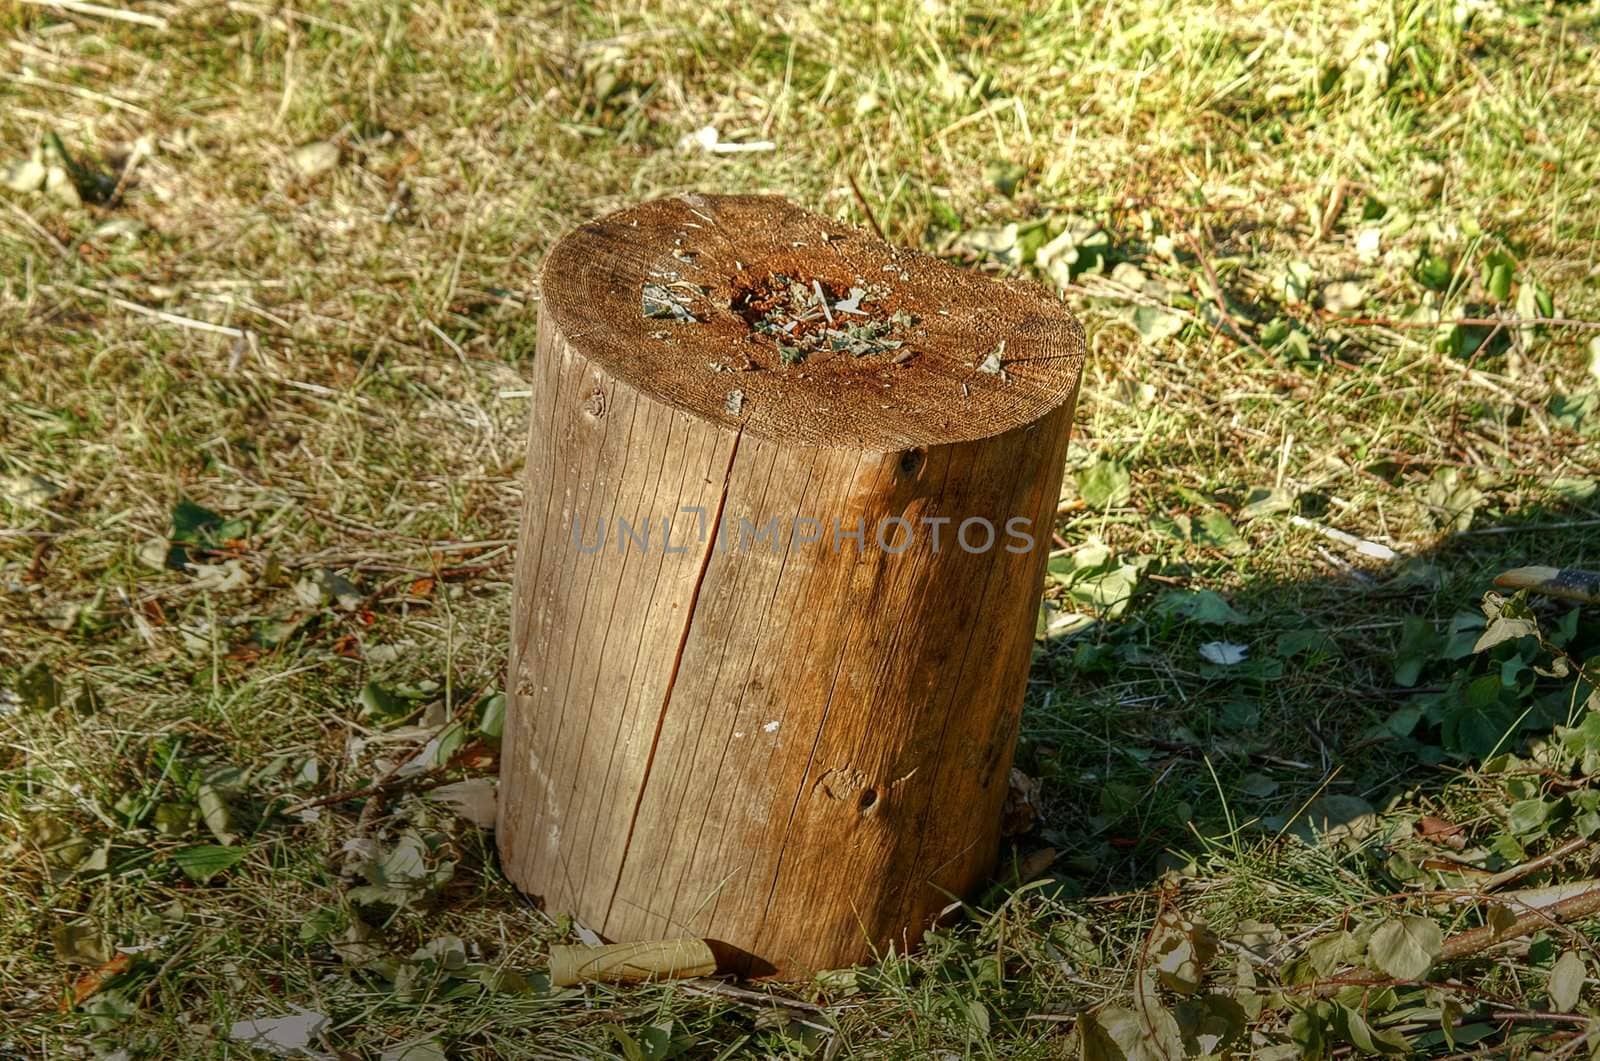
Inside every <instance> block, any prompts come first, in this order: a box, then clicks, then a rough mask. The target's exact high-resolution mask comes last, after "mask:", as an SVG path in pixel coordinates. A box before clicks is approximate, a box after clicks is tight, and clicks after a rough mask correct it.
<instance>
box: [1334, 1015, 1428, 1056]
mask: <svg viewBox="0 0 1600 1061" xmlns="http://www.w3.org/2000/svg"><path fill="white" fill-rule="evenodd" d="M1332 1024H1333V1033H1334V1034H1335V1035H1337V1036H1338V1037H1339V1038H1341V1039H1343V1040H1344V1041H1345V1042H1347V1043H1349V1044H1350V1045H1351V1046H1354V1047H1355V1048H1356V1049H1357V1050H1358V1051H1360V1052H1361V1053H1363V1054H1405V1053H1410V1051H1411V1046H1410V1044H1409V1043H1407V1042H1406V1040H1405V1037H1404V1036H1402V1035H1400V1034H1399V1033H1398V1032H1394V1031H1377V1030H1375V1029H1374V1028H1373V1027H1372V1026H1371V1025H1370V1024H1368V1023H1367V1021H1366V1018H1365V1017H1363V1016H1362V1015H1361V1014H1360V1013H1359V1012H1358V1011H1356V1010H1355V1009H1353V1008H1352V1007H1350V1006H1342V1005H1339V1004H1337V1003H1335V1004H1334V1007H1333V1020H1332Z"/></svg>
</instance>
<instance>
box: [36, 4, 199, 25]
mask: <svg viewBox="0 0 1600 1061" xmlns="http://www.w3.org/2000/svg"><path fill="white" fill-rule="evenodd" d="M22 2H23V3H24V4H32V5H34V6H35V7H53V8H56V9H57V10H60V11H68V12H71V13H72V14H74V15H89V16H91V17H93V18H111V19H116V20H117V21H118V22H135V23H138V24H139V25H141V26H149V27H151V28H152V29H166V28H167V27H168V22H167V20H166V19H164V18H162V17H161V16H160V15H146V14H145V13H143V12H142V11H123V10H122V9H121V8H115V7H101V6H100V5H99V4H90V3H86V2H85V0H22Z"/></svg>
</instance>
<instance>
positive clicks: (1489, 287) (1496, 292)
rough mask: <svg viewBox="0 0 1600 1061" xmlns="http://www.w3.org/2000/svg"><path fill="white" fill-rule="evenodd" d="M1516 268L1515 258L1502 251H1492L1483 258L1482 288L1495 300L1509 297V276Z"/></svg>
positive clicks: (1513, 273) (1502, 300)
mask: <svg viewBox="0 0 1600 1061" xmlns="http://www.w3.org/2000/svg"><path fill="white" fill-rule="evenodd" d="M1516 270H1517V262H1516V259H1514V258H1512V257H1511V255H1509V254H1507V253H1505V252H1504V251H1494V252H1492V253H1490V254H1488V255H1486V256H1485V257H1484V259H1483V270H1482V279H1483V289H1484V290H1485V291H1487V292H1488V293H1489V297H1490V298H1492V299H1494V300H1495V301H1496V302H1504V301H1506V300H1507V299H1508V298H1510V297H1511V278H1512V277H1513V275H1515V273H1516Z"/></svg>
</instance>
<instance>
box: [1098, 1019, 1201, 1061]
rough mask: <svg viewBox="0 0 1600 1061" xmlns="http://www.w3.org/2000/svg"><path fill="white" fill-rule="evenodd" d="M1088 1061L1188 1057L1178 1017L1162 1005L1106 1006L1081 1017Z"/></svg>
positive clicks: (1166, 1060) (1165, 1060)
mask: <svg viewBox="0 0 1600 1061" xmlns="http://www.w3.org/2000/svg"><path fill="white" fill-rule="evenodd" d="M1078 1026H1079V1034H1080V1036H1081V1039H1080V1043H1081V1049H1082V1056H1083V1058H1084V1061H1177V1059H1178V1058H1181V1057H1183V1056H1184V1049H1183V1033H1182V1032H1181V1031H1180V1030H1179V1028H1178V1022H1177V1020H1176V1019H1175V1018H1174V1017H1173V1016H1172V1014H1171V1013H1169V1012H1168V1011H1167V1010H1165V1009H1162V1008H1160V1007H1159V1006H1152V1007H1146V1008H1145V1009H1144V1011H1143V1012H1138V1011H1135V1010H1131V1009H1124V1008H1123V1007H1121V1006H1106V1007H1104V1008H1102V1009H1100V1010H1099V1011H1097V1012H1094V1013H1085V1014H1084V1015H1083V1016H1082V1017H1080V1018H1079V1025H1078Z"/></svg>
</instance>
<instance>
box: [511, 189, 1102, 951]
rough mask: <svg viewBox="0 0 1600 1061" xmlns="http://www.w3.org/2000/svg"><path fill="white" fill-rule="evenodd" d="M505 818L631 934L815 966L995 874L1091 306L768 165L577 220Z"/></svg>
mask: <svg viewBox="0 0 1600 1061" xmlns="http://www.w3.org/2000/svg"><path fill="white" fill-rule="evenodd" d="M541 287H542V298H543V307H542V314H541V318H540V321H539V338H538V351H537V357H536V359H535V362H534V373H533V386H532V407H533V408H532V424H531V428H530V432H529V446H528V457H527V466H526V473H525V475H526V486H525V495H524V503H523V509H522V527H521V537H520V539H519V541H520V544H519V547H518V553H517V566H516V577H515V593H514V605H513V612H512V649H511V663H510V671H509V678H508V682H507V685H508V692H509V704H508V710H507V718H506V727H505V746H504V749H503V753H502V764H503V765H502V784H501V799H500V816H499V821H498V830H497V835H498V842H499V845H500V852H501V859H502V863H503V865H504V868H505V870H506V872H507V874H508V875H509V876H510V878H511V879H512V880H513V881H514V882H515V883H516V884H517V885H518V886H519V887H521V888H522V889H524V890H525V891H526V892H528V893H529V894H530V895H533V896H535V897H537V898H539V899H540V900H542V901H543V903H544V904H545V906H546V908H547V909H549V910H551V911H553V912H554V911H563V912H568V913H571V914H573V915H575V916H577V917H578V918H579V919H580V920H581V921H582V922H583V923H585V924H587V925H589V926H590V927H592V928H594V929H595V930H596V931H598V932H599V933H600V934H601V935H602V936H604V937H606V938H608V939H612V940H624V941H634V940H649V939H660V938H665V937H683V936H690V937H703V938H707V939H710V940H713V941H715V945H716V946H717V947H718V948H719V959H725V953H731V954H733V955H736V956H737V957H736V959H735V960H733V961H731V962H730V961H728V960H722V962H721V964H722V967H723V968H728V967H730V965H732V966H733V967H734V968H737V969H740V970H742V971H744V972H746V973H751V974H776V975H779V976H783V977H787V978H792V977H800V976H805V975H808V974H809V973H811V972H813V971H816V970H820V969H826V968H833V967H838V966H843V965H849V964H854V963H859V962H862V961H865V960H870V959H871V958H872V956H873V955H874V954H876V953H881V952H882V950H883V949H884V948H887V947H891V946H893V947H896V948H899V949H905V948H908V947H912V946H915V945H916V943H917V941H918V940H919V938H920V936H921V933H922V931H923V929H924V928H925V927H926V926H927V925H928V924H929V923H930V922H931V921H932V920H933V919H934V918H935V917H936V916H937V915H938V912H939V911H940V910H941V909H943V908H944V907H946V906H947V905H948V904H949V903H951V902H952V900H953V899H954V898H957V897H962V896H965V895H968V894H970V893H971V891H972V890H973V889H974V888H975V887H977V886H979V885H981V884H982V883H983V881H984V880H985V879H986V877H987V875H988V874H989V873H990V872H991V870H992V868H993V863H994V860H995V857H996V853H997V849H998V844H999V825H1000V810H1001V805H1002V803H1003V801H1004V799H1005V796H1006V789H1007V778H1008V775H1009V772H1010V764H1011V756H1012V752H1013V749H1014V747H1015V742H1016V737H1017V724H1018V717H1019V713H1020V709H1021V702H1022V696H1023V689H1024V685H1025V682H1026V678H1027V671H1028V665H1029V660H1030V655H1031V646H1032V636H1033V630H1034V621H1035V614H1036V611H1037V608H1038V603H1039V593H1040V586H1041V581H1042V577H1043V567H1044V561H1045V557H1046V554H1047V552H1048V550H1049V544H1050V535H1051V529H1052V521H1053V518H1054V513H1055V509H1056V504H1057V500H1058V493H1059V489H1060V480H1061V473H1062V467H1063V462H1064V457H1065V450H1066V444H1067V434H1068V429H1069V427H1070V424H1071V419H1072V411H1073V404H1074V401H1075V398H1076V394H1077V386H1078V377H1079V373H1080V370H1081V368H1082V363H1083V356H1084V342H1083V333H1082V330H1081V329H1080V327H1079V326H1078V324H1077V322H1076V321H1075V320H1074V319H1073V318H1072V316H1071V315H1070V314H1069V313H1068V312H1067V311H1066V309H1065V308H1064V307H1063V306H1062V305H1061V304H1060V303H1059V302H1058V301H1057V300H1055V299H1053V298H1051V297H1049V296H1048V295H1047V294H1045V293H1044V292H1043V291H1041V290H1039V289H1038V288H1036V287H1032V286H1029V285H1025V284H1021V283H1002V282H999V281H995V280H992V279H989V278H986V277H983V276H981V275H979V274H977V273H975V272H970V271H965V270H960V269H957V268H954V267H952V266H949V265H947V264H945V263H943V262H940V261H938V260H936V259H933V258H930V257H928V256H925V255H922V254H918V253H915V252H912V251H908V250H903V249H900V248H894V247H890V246H886V245H885V244H883V243H882V242H880V241H878V240H876V239H874V238H873V237H872V236H871V235H869V234H867V233H865V232H863V231H861V230H858V229H855V228H852V227H850V226H848V225H844V224H841V223H838V222H834V221H830V220H828V219H825V218H822V217H818V216H816V215H813V214H810V213H807V212H805V211H802V210H800V209H798V208H796V207H794V206H791V205H790V204H788V203H786V202H784V201H782V200H780V199H775V198H765V197H701V196H689V195H686V196H681V197H673V198H668V199H660V200H656V201H653V202H649V203H645V204H644V205H642V206H638V207H635V208H632V209H628V210H624V211H622V212H620V213H616V214H612V215H610V216H609V217H606V218H603V219H601V220H599V221H595V222H593V223H590V224H587V225H584V226H582V227H580V228H578V229H577V230H576V231H574V232H572V233H570V234H569V235H567V236H566V237H564V238H563V239H562V240H561V241H560V242H559V243H558V244H557V245H556V246H555V248H554V249H553V250H552V251H551V253H550V255H549V258H548V259H547V261H546V264H545V267H544V271H543V275H542V280H541Z"/></svg>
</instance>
